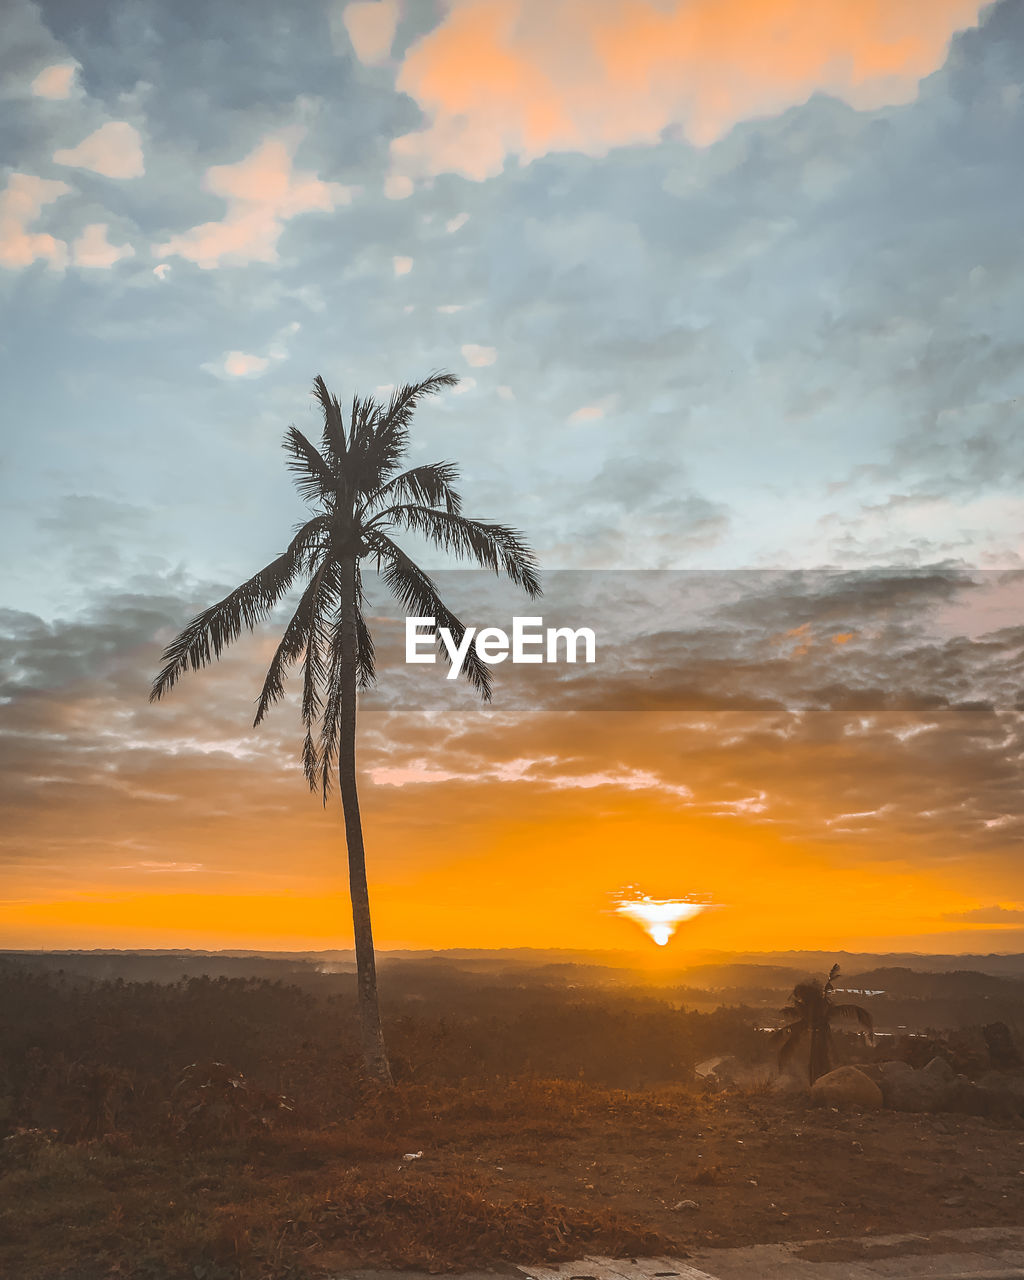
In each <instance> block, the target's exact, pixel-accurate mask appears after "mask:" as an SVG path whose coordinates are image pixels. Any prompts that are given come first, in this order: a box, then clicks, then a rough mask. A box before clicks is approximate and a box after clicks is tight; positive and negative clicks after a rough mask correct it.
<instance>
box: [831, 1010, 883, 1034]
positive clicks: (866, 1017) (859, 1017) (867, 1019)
mask: <svg viewBox="0 0 1024 1280" xmlns="http://www.w3.org/2000/svg"><path fill="white" fill-rule="evenodd" d="M828 1016H829V1018H830V1019H832V1018H852V1019H854V1021H856V1022H858V1023H859V1024H860V1025H861V1026H862V1027H866V1028H867V1030H868V1031H871V1032H873V1031H874V1029H875V1023H874V1019H873V1018H872V1017H871V1014H870V1013H868V1011H867V1009H862V1008H861V1007H860V1005H859V1004H834V1005H833V1006H832V1008H831V1009H829V1011H828Z"/></svg>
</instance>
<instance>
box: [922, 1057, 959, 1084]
mask: <svg viewBox="0 0 1024 1280" xmlns="http://www.w3.org/2000/svg"><path fill="white" fill-rule="evenodd" d="M921 1071H922V1072H923V1074H924V1075H926V1076H928V1078H929V1079H931V1080H934V1081H935V1082H936V1084H940V1085H949V1084H952V1083H953V1081H954V1080H955V1079H956V1072H955V1071H954V1070H953V1068H952V1067H951V1066H950V1065H949V1063H948V1062H947V1061H946V1059H945V1058H932V1060H931V1062H929V1063H928V1064H927V1066H924V1067H922V1068H921Z"/></svg>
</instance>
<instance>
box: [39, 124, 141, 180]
mask: <svg viewBox="0 0 1024 1280" xmlns="http://www.w3.org/2000/svg"><path fill="white" fill-rule="evenodd" d="M53 159H54V162H55V163H56V164H65V165H69V166H70V167H71V168H74V169H88V170H89V171H90V172H91V173H98V174H101V175H102V176H103V177H104V178H141V177H142V175H143V174H144V173H145V171H146V166H145V163H144V162H143V156H142V139H141V138H140V137H139V132H138V130H137V129H135V128H133V126H132V125H130V124H126V123H125V122H124V121H111V123H109V124H105V125H102V126H101V127H100V128H99V129H97V130H96V132H95V133H90V134H89V136H88V137H87V138H84V139H83V140H82V141H81V142H80V143H79V144H78V146H77V147H65V148H63V149H60V150H57V151H55V152H54V153H53Z"/></svg>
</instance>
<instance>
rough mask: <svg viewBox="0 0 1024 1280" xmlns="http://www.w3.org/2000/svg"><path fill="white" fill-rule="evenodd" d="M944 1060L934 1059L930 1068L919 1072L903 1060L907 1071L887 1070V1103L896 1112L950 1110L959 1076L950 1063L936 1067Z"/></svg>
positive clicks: (885, 1082) (885, 1077)
mask: <svg viewBox="0 0 1024 1280" xmlns="http://www.w3.org/2000/svg"><path fill="white" fill-rule="evenodd" d="M940 1061H942V1060H941V1059H936V1058H933V1059H932V1061H931V1062H930V1063H929V1064H928V1066H929V1068H931V1069H930V1070H921V1071H915V1070H914V1069H913V1068H912V1067H907V1064H906V1063H903V1064H902V1065H903V1066H904V1067H906V1070H903V1071H889V1072H886V1074H885V1075H884V1076H883V1078H882V1096H883V1098H884V1099H885V1105H886V1106H887V1107H891V1108H892V1110H893V1111H917V1112H924V1111H948V1110H949V1108H950V1105H951V1103H952V1100H953V1097H954V1094H955V1093H956V1087H957V1085H956V1077H955V1076H954V1075H953V1071H952V1068H951V1067H950V1066H949V1063H947V1062H943V1065H942V1067H937V1066H933V1064H934V1063H935V1062H940ZM895 1065H896V1064H895V1063H894V1064H893V1066H895ZM947 1073H948V1074H947Z"/></svg>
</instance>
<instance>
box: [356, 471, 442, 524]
mask: <svg viewBox="0 0 1024 1280" xmlns="http://www.w3.org/2000/svg"><path fill="white" fill-rule="evenodd" d="M458 478H459V469H458V467H457V466H456V465H455V464H454V463H453V462H428V463H425V464H424V465H423V466H421V467H412V468H411V469H410V470H409V471H403V472H402V473H401V475H397V476H395V477H394V478H393V479H391V480H389V481H388V482H387V483H386V484H384V485H382V486H381V487H380V488H379V489H377V490H376V492H374V493H371V494H370V496H369V497H368V498H367V500H366V506H365V510H366V511H368V512H372V511H373V509H374V508H375V507H378V506H380V504H381V503H385V502H389V501H390V502H412V503H417V504H419V505H421V506H425V507H444V509H445V510H446V511H447V512H449V513H450V514H452V515H459V514H460V512H461V510H462V499H461V498H460V497H459V495H458V493H456V491H455V489H454V487H453V486H454V484H455V481H456V480H458Z"/></svg>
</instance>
